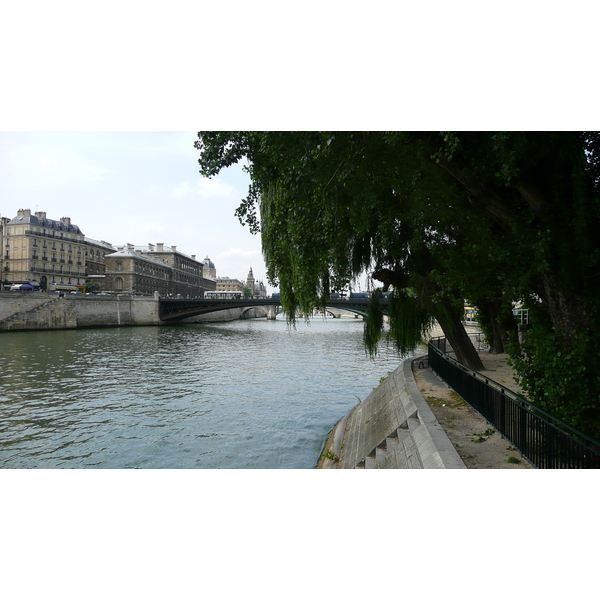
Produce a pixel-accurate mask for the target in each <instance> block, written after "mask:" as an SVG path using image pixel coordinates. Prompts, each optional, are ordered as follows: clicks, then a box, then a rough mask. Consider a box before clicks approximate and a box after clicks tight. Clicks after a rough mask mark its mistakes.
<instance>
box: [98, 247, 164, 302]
mask: <svg viewBox="0 0 600 600" xmlns="http://www.w3.org/2000/svg"><path fill="white" fill-rule="evenodd" d="M104 260H105V280H104V281H105V284H104V285H105V288H104V289H105V290H106V291H108V292H112V293H115V294H144V295H152V294H154V292H158V293H159V294H160V295H161V296H167V295H169V293H170V289H171V269H170V267H168V266H167V265H165V264H163V263H161V262H160V261H158V260H154V259H152V258H148V257H146V256H142V255H141V254H138V253H137V252H135V250H134V248H133V246H132V245H131V244H129V245H127V246H121V247H120V248H119V249H118V250H117V251H116V252H113V253H112V254H107V255H106V256H105V257H104Z"/></svg>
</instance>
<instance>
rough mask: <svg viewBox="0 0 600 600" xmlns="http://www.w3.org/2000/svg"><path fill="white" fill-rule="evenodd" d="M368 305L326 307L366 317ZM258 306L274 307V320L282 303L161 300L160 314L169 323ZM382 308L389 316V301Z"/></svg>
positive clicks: (353, 302) (360, 301) (358, 301)
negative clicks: (222, 311)
mask: <svg viewBox="0 0 600 600" xmlns="http://www.w3.org/2000/svg"><path fill="white" fill-rule="evenodd" d="M368 304H369V300H368V298H349V299H347V300H329V301H328V302H327V305H326V307H327V308H337V309H342V310H346V311H349V312H353V313H356V314H359V315H362V316H365V315H366V314H367V306H368ZM258 306H268V307H272V309H271V310H269V312H268V315H267V319H274V318H275V315H276V314H277V312H278V311H277V307H280V306H281V302H280V300H279V299H273V298H241V299H239V300H220V299H213V298H210V299H205V298H198V299H188V300H180V299H170V298H161V299H160V300H159V313H158V314H159V318H160V320H161V321H163V322H166V323H169V322H174V321H181V320H183V319H188V318H190V317H195V316H198V315H204V314H208V313H212V312H217V311H221V310H229V309H232V308H248V307H258ZM381 308H382V311H383V313H384V314H387V312H388V301H387V300H382V301H381Z"/></svg>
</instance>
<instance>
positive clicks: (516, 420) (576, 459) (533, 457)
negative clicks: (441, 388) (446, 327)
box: [428, 338, 600, 469]
mask: <svg viewBox="0 0 600 600" xmlns="http://www.w3.org/2000/svg"><path fill="white" fill-rule="evenodd" d="M442 340H443V341H442ZM428 357H429V366H430V367H431V368H432V369H433V370H434V371H435V372H436V373H437V374H438V375H439V376H440V377H441V378H442V379H443V380H444V381H445V382H446V383H447V384H448V385H449V386H450V387H451V388H452V389H453V390H454V391H456V392H457V393H458V394H459V395H460V396H461V397H462V398H463V399H464V400H465V401H466V402H468V403H469V404H470V405H471V406H472V407H473V408H474V409H475V410H476V411H477V412H478V413H480V414H481V415H482V416H483V417H484V418H485V419H486V420H487V421H489V422H490V423H491V424H492V425H493V426H494V427H495V428H496V429H497V430H498V431H499V432H500V433H501V434H502V435H503V436H504V437H505V438H506V439H508V440H509V441H510V442H511V444H513V445H514V446H515V447H516V448H518V450H519V451H520V452H521V453H522V454H523V456H525V457H526V458H527V459H528V460H529V461H530V462H531V464H533V465H534V466H535V467H538V468H541V469H597V468H600V441H598V440H594V439H593V438H591V437H589V436H587V435H585V434H583V433H581V432H580V431H577V430H576V429H574V428H573V427H571V426H569V425H567V424H566V423H563V422H562V421H560V420H559V419H556V418H554V417H553V416H552V415H550V414H549V413H547V412H546V411H544V410H542V409H540V408H536V407H535V406H534V405H533V404H531V402H528V401H527V400H525V398H522V397H521V396H519V395H518V394H516V393H515V392H513V391H511V390H509V389H508V388H505V387H504V386H502V385H500V384H499V383H498V382H496V381H494V380H493V379H489V378H488V377H484V376H483V375H481V373H478V372H477V371H473V370H472V369H469V368H468V367H465V366H464V365H462V364H461V363H459V362H458V361H456V360H454V359H453V358H452V357H451V356H448V354H447V353H446V339H445V338H433V339H431V340H429V343H428Z"/></svg>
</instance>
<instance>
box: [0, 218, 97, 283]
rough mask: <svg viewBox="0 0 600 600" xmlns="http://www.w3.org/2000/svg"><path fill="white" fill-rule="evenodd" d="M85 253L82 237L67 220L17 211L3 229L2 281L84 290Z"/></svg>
mask: <svg viewBox="0 0 600 600" xmlns="http://www.w3.org/2000/svg"><path fill="white" fill-rule="evenodd" d="M85 251H86V246H85V239H84V235H83V233H82V231H81V229H79V227H78V226H77V225H75V224H73V223H71V219H70V217H63V218H61V219H60V220H59V221H56V220H54V219H48V218H47V216H46V213H45V212H42V211H40V212H36V213H35V214H33V215H32V214H31V210H30V209H19V210H18V211H17V216H16V217H15V218H14V219H10V220H9V221H8V222H5V223H4V226H3V237H2V282H3V284H4V286H7V285H9V284H11V283H30V284H31V285H32V286H33V287H34V288H41V289H48V290H54V289H56V288H57V287H60V286H64V287H66V288H72V289H85V279H86V272H85Z"/></svg>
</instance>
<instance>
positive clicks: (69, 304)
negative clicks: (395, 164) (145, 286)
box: [0, 292, 161, 331]
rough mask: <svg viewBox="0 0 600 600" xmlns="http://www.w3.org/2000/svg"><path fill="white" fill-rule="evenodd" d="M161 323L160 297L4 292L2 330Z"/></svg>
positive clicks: (0, 316) (0, 299)
mask: <svg viewBox="0 0 600 600" xmlns="http://www.w3.org/2000/svg"><path fill="white" fill-rule="evenodd" d="M160 323H161V321H160V320H159V318H158V300H157V299H156V298H134V297H128V296H117V297H113V296H78V295H77V296H76V295H70V294H66V295H65V296H64V297H62V298H61V297H59V295H58V294H53V293H48V294H44V293H38V292H4V293H0V331H19V330H21V331H22V330H30V329H75V328H78V327H118V326H126V325H159V324H160Z"/></svg>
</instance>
